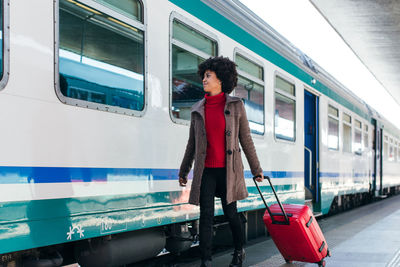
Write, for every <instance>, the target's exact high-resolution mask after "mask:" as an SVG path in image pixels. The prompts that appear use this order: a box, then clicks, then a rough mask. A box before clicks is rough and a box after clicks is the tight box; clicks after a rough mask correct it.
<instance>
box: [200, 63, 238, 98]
mask: <svg viewBox="0 0 400 267" xmlns="http://www.w3.org/2000/svg"><path fill="white" fill-rule="evenodd" d="M206 70H211V71H214V72H215V74H216V75H217V78H218V79H219V80H220V81H221V86H222V92H224V93H226V94H230V93H231V92H232V91H233V89H234V88H235V87H236V85H237V81H238V78H237V76H238V74H237V71H236V64H235V62H233V61H232V60H230V59H229V58H227V57H222V56H220V57H210V58H209V59H207V60H206V61H204V62H202V63H201V64H200V65H199V70H198V71H197V74H198V75H199V76H200V79H203V77H204V73H205V72H206Z"/></svg>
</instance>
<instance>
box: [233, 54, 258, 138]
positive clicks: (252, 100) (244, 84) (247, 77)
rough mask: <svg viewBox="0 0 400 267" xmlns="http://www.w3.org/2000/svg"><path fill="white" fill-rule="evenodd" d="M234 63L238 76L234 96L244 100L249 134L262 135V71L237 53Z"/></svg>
mask: <svg viewBox="0 0 400 267" xmlns="http://www.w3.org/2000/svg"><path fill="white" fill-rule="evenodd" d="M235 62H236V64H237V66H238V74H239V75H238V84H237V87H236V88H235V96H237V97H241V98H242V99H243V100H244V104H245V108H246V113H247V119H248V121H249V125H250V129H251V132H252V133H257V134H264V69H263V67H261V66H260V65H258V64H256V63H254V62H252V61H250V60H248V59H247V58H245V57H243V56H242V55H240V54H238V53H236V54H235Z"/></svg>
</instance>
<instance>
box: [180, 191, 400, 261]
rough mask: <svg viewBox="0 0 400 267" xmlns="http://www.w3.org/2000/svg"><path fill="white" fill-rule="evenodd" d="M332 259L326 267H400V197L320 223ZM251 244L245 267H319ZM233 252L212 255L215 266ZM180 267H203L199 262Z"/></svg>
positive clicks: (269, 245)
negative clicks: (288, 259)
mask: <svg viewBox="0 0 400 267" xmlns="http://www.w3.org/2000/svg"><path fill="white" fill-rule="evenodd" d="M318 222H319V225H320V227H321V229H322V231H323V232H324V235H325V238H326V240H327V243H328V246H329V249H330V251H331V253H332V257H328V258H326V266H340V267H345V266H352V267H356V266H360V267H361V266H363V267H368V266H371V267H372V266H374V267H379V266H387V267H394V266H400V195H398V196H393V197H390V198H387V199H383V200H380V201H377V202H374V203H372V204H368V205H365V206H362V207H359V208H356V209H353V210H350V211H347V212H343V213H341V214H338V215H335V216H330V217H327V218H322V219H320V220H318ZM263 239H264V240H261V239H259V240H255V241H252V242H248V244H246V246H245V250H246V259H245V262H244V264H243V266H257V267H261V266H280V267H293V266H307V267H308V266H317V264H311V263H303V262H293V263H291V264H287V263H285V261H284V259H283V258H282V256H281V255H280V253H279V251H278V250H277V248H276V246H275V244H274V243H273V241H272V239H270V238H266V237H263ZM231 258H232V256H231V252H229V253H227V252H225V253H219V254H218V253H217V254H215V255H213V261H212V266H228V265H229V263H230V260H231ZM179 266H200V260H198V261H196V262H191V263H188V264H187V265H186V264H179Z"/></svg>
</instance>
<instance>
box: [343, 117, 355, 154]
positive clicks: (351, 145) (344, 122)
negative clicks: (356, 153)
mask: <svg viewBox="0 0 400 267" xmlns="http://www.w3.org/2000/svg"><path fill="white" fill-rule="evenodd" d="M344 114H346V115H347V116H349V117H350V122H347V121H345V120H344ZM341 121H342V148H343V149H342V152H343V153H349V154H353V139H354V138H353V132H354V131H353V121H354V119H353V117H352V116H351V113H349V112H346V111H342V120H341ZM344 124H345V125H347V126H350V151H345V150H344V148H345V146H344V127H343V126H344Z"/></svg>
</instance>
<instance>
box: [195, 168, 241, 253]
mask: <svg viewBox="0 0 400 267" xmlns="http://www.w3.org/2000/svg"><path fill="white" fill-rule="evenodd" d="M215 196H217V197H220V198H221V202H222V208H223V211H224V215H225V217H226V218H227V219H228V221H229V226H230V228H231V231H232V237H233V243H234V246H235V249H238V250H240V249H242V247H243V243H244V240H243V224H242V220H241V219H240V217H239V214H238V213H237V207H236V201H234V202H232V203H230V204H229V205H227V204H226V168H204V171H203V176H202V178H201V188H200V251H201V257H202V259H211V248H212V237H213V218H214V197H215Z"/></svg>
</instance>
